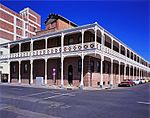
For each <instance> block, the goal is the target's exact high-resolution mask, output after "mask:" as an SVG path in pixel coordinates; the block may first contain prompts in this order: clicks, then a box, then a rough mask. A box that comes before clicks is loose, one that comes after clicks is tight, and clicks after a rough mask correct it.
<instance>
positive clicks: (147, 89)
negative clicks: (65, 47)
mask: <svg viewBox="0 0 150 118" xmlns="http://www.w3.org/2000/svg"><path fill="white" fill-rule="evenodd" d="M149 94H150V83H147V84H142V85H138V86H134V87H130V88H121V89H114V90H99V91H82V90H52V89H44V88H31V87H18V86H6V85H0V118H150V113H149V112H150V96H149Z"/></svg>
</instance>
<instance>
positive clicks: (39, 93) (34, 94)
mask: <svg viewBox="0 0 150 118" xmlns="http://www.w3.org/2000/svg"><path fill="white" fill-rule="evenodd" d="M44 93H53V94H61V93H58V92H55V91H54V92H53V91H43V92H38V93H33V94H29V95H24V96H20V97H32V96H36V95H41V94H44Z"/></svg>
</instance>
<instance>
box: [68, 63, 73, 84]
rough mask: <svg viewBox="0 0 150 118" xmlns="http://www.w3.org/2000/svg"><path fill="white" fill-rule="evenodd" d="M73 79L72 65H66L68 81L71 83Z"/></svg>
mask: <svg viewBox="0 0 150 118" xmlns="http://www.w3.org/2000/svg"><path fill="white" fill-rule="evenodd" d="M72 81H73V67H72V65H69V66H68V83H69V84H70V85H71V84H72Z"/></svg>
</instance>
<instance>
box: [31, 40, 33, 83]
mask: <svg viewBox="0 0 150 118" xmlns="http://www.w3.org/2000/svg"><path fill="white" fill-rule="evenodd" d="M32 56H33V40H32V39H31V43H30V84H33V60H32Z"/></svg>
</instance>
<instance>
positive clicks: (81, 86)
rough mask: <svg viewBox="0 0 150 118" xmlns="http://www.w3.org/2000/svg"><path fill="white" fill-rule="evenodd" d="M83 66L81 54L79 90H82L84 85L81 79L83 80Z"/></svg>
mask: <svg viewBox="0 0 150 118" xmlns="http://www.w3.org/2000/svg"><path fill="white" fill-rule="evenodd" d="M83 66H84V55H83V53H82V55H81V82H80V88H81V89H83V87H84V84H83V79H84V77H83V68H84V67H83Z"/></svg>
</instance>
